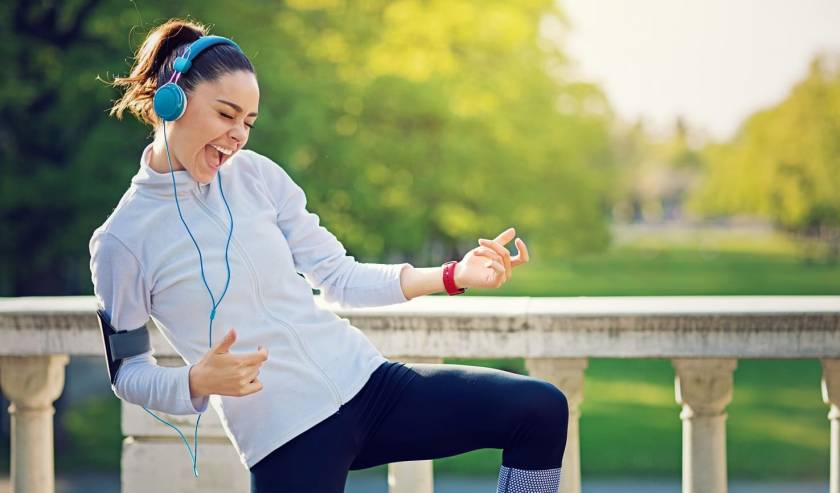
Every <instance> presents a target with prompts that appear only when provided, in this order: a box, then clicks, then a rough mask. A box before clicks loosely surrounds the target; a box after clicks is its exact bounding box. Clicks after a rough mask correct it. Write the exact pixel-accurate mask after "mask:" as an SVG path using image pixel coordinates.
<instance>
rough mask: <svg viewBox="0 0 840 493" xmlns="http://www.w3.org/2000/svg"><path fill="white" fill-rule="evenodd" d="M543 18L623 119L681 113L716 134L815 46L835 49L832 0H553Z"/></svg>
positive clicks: (765, 102) (650, 119)
mask: <svg viewBox="0 0 840 493" xmlns="http://www.w3.org/2000/svg"><path fill="white" fill-rule="evenodd" d="M560 7H561V9H562V10H563V11H564V12H565V13H566V15H567V16H568V18H569V21H570V22H571V26H570V28H569V29H568V30H566V29H564V28H562V27H560V26H558V25H556V24H550V23H549V24H546V26H545V28H546V35H547V36H549V37H552V38H556V39H559V40H560V42H562V44H563V47H564V49H565V50H566V53H567V54H568V55H569V56H570V57H571V58H572V60H573V62H574V64H575V67H576V68H575V71H574V72H573V74H574V76H575V77H576V78H580V79H584V80H589V81H592V82H596V83H598V84H599V85H600V86H601V87H602V88H603V89H604V90H605V92H606V94H607V96H608V97H609V99H610V102H611V103H612V105H613V108H615V109H616V111H617V113H618V114H619V116H620V117H621V118H622V119H625V120H628V121H635V120H636V119H638V118H642V119H644V120H645V121H646V124H647V125H648V128H649V129H650V130H652V131H655V132H662V131H667V129H669V128H672V127H673V122H674V120H675V119H676V117H677V116H678V115H682V116H683V117H684V118H685V119H686V120H687V121H688V123H689V125H691V126H692V127H696V128H699V129H702V131H704V132H705V134H706V135H708V136H709V137H710V138H713V139H716V140H723V139H728V138H730V137H731V136H733V135H734V133H735V131H736V130H737V128H738V126H739V125H740V124H741V123H742V122H743V120H744V119H745V118H746V117H747V116H749V115H750V114H751V113H753V112H755V111H756V110H759V109H761V108H764V107H767V106H772V105H774V104H776V103H778V102H779V101H781V100H782V99H784V98H785V96H786V95H787V93H788V92H789V90H790V89H791V87H792V86H793V85H794V84H795V83H796V82H797V81H798V80H800V79H802V78H803V77H804V76H805V74H806V73H807V69H808V64H809V62H810V60H811V58H812V57H813V55H815V54H816V53H818V52H821V51H830V52H833V53H837V54H838V55H840V0H728V1H727V0H691V1H688V0H633V1H629V0H561V1H560Z"/></svg>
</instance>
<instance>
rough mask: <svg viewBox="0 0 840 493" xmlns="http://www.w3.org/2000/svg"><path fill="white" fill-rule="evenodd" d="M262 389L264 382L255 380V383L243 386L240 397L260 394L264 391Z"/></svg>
mask: <svg viewBox="0 0 840 493" xmlns="http://www.w3.org/2000/svg"><path fill="white" fill-rule="evenodd" d="M262 388H263V385H262V382H260V381H259V380H256V379H255V380H254V381H253V382H250V383H247V384H245V385H243V386H242V388H241V389H240V390H239V393H238V396H239V397H242V396H245V395H249V394H253V393H256V392H259V391H260V390H262Z"/></svg>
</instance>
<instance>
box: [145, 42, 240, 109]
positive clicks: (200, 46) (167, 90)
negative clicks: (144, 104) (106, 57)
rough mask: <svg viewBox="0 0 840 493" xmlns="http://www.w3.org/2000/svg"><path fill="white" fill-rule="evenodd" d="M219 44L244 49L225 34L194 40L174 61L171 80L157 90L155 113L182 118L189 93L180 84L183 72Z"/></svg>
mask: <svg viewBox="0 0 840 493" xmlns="http://www.w3.org/2000/svg"><path fill="white" fill-rule="evenodd" d="M217 44H226V45H231V46H234V47H236V49H237V50H239V51H242V49H241V48H240V47H239V45H238V44H236V43H234V42H233V41H231V40H229V39H228V38H225V37H223V36H202V37H200V38H198V39H197V40H195V41H193V43H192V44H191V45H190V46H189V48H187V52H186V53H185V54H184V55H183V56H179V57H178V58H176V59H175V61H174V62H173V63H172V68H173V69H175V70H174V72H172V77H170V78H169V82H167V83H166V84H164V85H162V86H160V87H159V88H158V89H157V91H155V98H154V108H155V113H157V115H158V116H159V117H160V118H161V119H162V120H163V121H166V122H171V121H174V120H177V119H178V118H181V115H183V114H184V111H186V109H187V95H186V94H185V93H184V90H183V89H181V86H179V85H178V79H179V78H180V77H181V74H185V73H187V71H188V70H189V69H190V67H192V62H193V60H195V57H197V56H198V55H199V53H201V52H202V51H204V50H206V49H207V48H209V47H211V46H214V45H217Z"/></svg>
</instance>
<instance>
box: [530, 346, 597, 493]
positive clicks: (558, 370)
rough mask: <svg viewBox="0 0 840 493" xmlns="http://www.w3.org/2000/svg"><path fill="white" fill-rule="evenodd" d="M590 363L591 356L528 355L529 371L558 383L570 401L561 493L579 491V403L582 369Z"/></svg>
mask: <svg viewBox="0 0 840 493" xmlns="http://www.w3.org/2000/svg"><path fill="white" fill-rule="evenodd" d="M588 366H589V359H588V358H525V367H526V368H527V369H528V374H529V375H531V376H532V377H536V378H539V379H541V380H545V381H547V382H550V383H553V384H554V385H556V386H557V388H559V389H560V390H562V391H563V393H564V394H565V395H566V400H567V401H568V402H569V432H568V435H567V438H566V451H565V453H564V454H563V467H562V468H561V472H560V489H559V490H558V491H560V492H561V493H580V483H581V478H580V427H579V422H580V404H581V403H582V402H583V372H584V370H586V368H587V367H588Z"/></svg>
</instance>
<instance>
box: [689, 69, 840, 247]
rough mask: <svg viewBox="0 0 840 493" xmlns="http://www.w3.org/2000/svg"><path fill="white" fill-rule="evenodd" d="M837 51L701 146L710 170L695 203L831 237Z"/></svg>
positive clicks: (837, 199) (839, 137)
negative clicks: (779, 96)
mask: <svg viewBox="0 0 840 493" xmlns="http://www.w3.org/2000/svg"><path fill="white" fill-rule="evenodd" d="M838 61H840V58H836V57H829V56H827V55H824V54H823V55H819V56H817V57H815V58H814V59H813V60H812V62H811V64H810V67H809V71H808V74H807V76H806V77H805V78H804V79H803V80H802V81H800V82H799V83H797V84H796V85H795V86H794V87H793V88H792V90H791V91H790V93H789V94H788V95H787V97H786V98H785V99H784V100H783V101H782V102H780V103H779V104H777V105H774V106H772V107H770V108H767V109H764V110H762V111H758V112H756V113H755V114H753V115H752V116H750V117H749V118H748V119H747V120H746V122H745V123H744V124H743V125H742V127H741V128H740V130H739V132H738V133H737V135H736V136H735V137H734V138H733V139H732V140H731V141H729V142H724V143H717V144H711V145H709V146H708V147H707V148H706V149H705V150H704V155H705V160H706V161H707V163H708V173H707V177H706V179H705V181H704V184H703V186H702V187H701V188H700V189H699V190H698V193H697V194H696V195H695V196H694V197H693V200H692V206H693V207H694V208H695V209H696V210H697V211H700V212H702V213H704V214H707V215H716V214H731V213H747V214H755V215H758V216H763V217H766V218H769V219H772V220H773V221H774V222H775V223H777V224H778V225H779V226H781V227H783V228H785V229H787V230H790V231H794V232H799V233H804V234H809V235H823V236H824V237H828V238H832V239H833V243H832V246H831V249H830V255H831V256H832V257H836V256H837V250H838V244H837V241H838V236H837V228H838V227H839V226H840V194H838V193H837V190H840V63H838Z"/></svg>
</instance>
